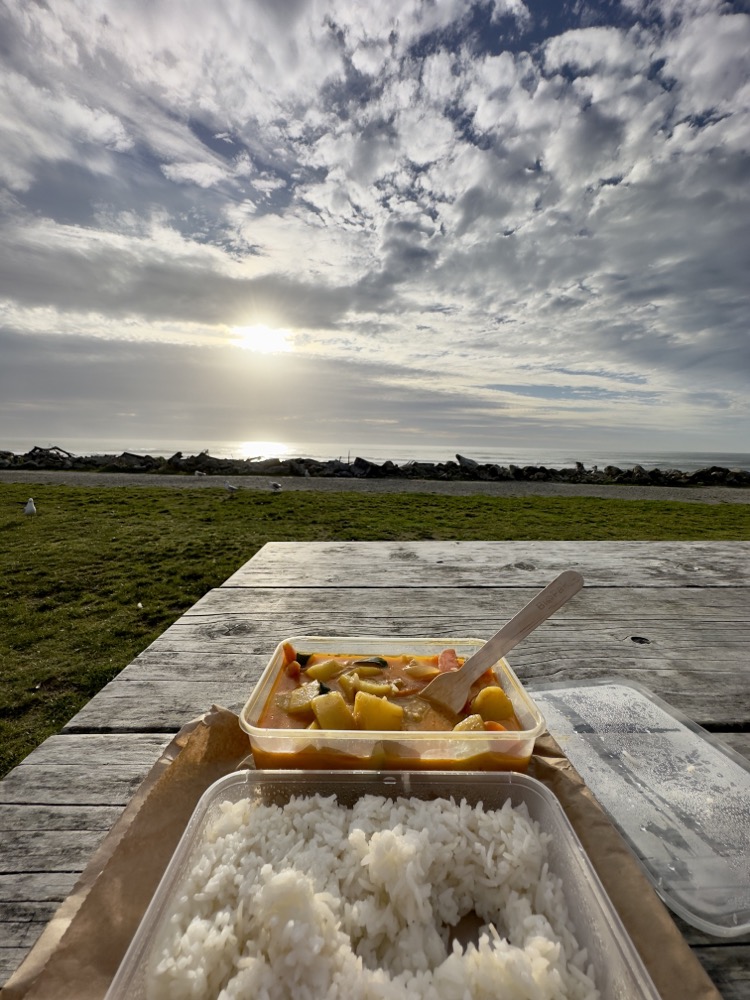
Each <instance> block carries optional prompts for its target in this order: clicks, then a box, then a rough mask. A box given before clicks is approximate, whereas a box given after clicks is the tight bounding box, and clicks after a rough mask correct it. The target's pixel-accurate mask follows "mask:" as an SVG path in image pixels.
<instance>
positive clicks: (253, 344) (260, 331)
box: [232, 325, 292, 354]
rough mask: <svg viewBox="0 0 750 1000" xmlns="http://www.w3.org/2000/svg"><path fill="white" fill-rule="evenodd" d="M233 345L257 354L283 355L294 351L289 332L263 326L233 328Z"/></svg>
mask: <svg viewBox="0 0 750 1000" xmlns="http://www.w3.org/2000/svg"><path fill="white" fill-rule="evenodd" d="M232 343H233V344H234V346H235V347H241V348H242V350H243V351H255V353H256V354H282V353H284V352H286V351H291V349H292V343H291V334H290V333H289V331H288V330H278V329H273V328H272V327H270V326H262V325H258V326H233V327H232Z"/></svg>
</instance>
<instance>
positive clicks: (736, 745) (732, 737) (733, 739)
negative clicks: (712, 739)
mask: <svg viewBox="0 0 750 1000" xmlns="http://www.w3.org/2000/svg"><path fill="white" fill-rule="evenodd" d="M714 736H716V737H718V739H720V740H721V741H722V742H723V743H726V744H727V746H730V747H731V748H732V749H733V750H736V752H737V753H741V754H742V756H743V757H747V759H748V760H750V733H725V732H721V731H717V732H714Z"/></svg>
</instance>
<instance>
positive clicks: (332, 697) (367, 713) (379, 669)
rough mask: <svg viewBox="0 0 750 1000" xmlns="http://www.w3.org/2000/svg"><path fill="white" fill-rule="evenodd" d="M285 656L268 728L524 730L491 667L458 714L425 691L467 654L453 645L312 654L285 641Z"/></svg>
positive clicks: (263, 719) (267, 713)
mask: <svg viewBox="0 0 750 1000" xmlns="http://www.w3.org/2000/svg"><path fill="white" fill-rule="evenodd" d="M283 651H284V663H283V667H282V669H281V670H280V671H279V674H278V678H277V680H276V683H275V685H274V688H273V690H272V691H271V694H270V697H269V698H268V700H267V702H266V704H265V705H264V707H263V710H262V712H261V715H260V719H259V722H258V725H259V726H261V727H262V728H267V729H309V730H321V729H324V730H332V729H333V730H336V729H338V730H355V731H357V730H358V731H362V730H364V731H368V730H369V731H373V730H375V731H384V730H385V731H407V732H409V731H411V732H414V731H430V732H443V733H444V732H447V731H458V732H462V731H465V732H470V731H485V732H503V731H507V730H511V731H513V730H516V731H517V730H522V729H523V727H522V726H521V725H520V723H519V721H518V719H517V718H516V715H515V713H514V710H513V704H512V702H511V700H510V698H509V697H508V696H507V694H506V693H505V692H504V691H503V689H502V688H501V687H500V686H499V685H498V682H497V678H496V677H495V675H494V674H493V672H492V671H491V670H488V671H486V673H484V674H483V675H482V676H481V677H480V678H479V680H478V681H476V683H475V684H474V685H473V686H472V689H471V693H470V695H469V698H468V699H467V702H466V704H465V705H464V707H463V709H462V710H461V711H460V712H459V713H457V714H453V713H449V712H448V710H446V709H444V708H442V707H441V706H437V705H434V704H432V703H431V702H429V701H427V700H426V699H425V698H422V697H421V692H422V690H423V689H424V687H425V686H426V685H427V684H428V683H429V682H430V681H431V680H432V679H433V678H434V677H436V676H437V675H438V674H439V673H442V672H444V671H448V670H456V669H458V667H460V666H461V665H462V663H463V659H462V658H460V657H457V656H456V653H455V651H454V650H453V649H444V650H443V651H442V652H441V653H440V654H439V655H437V656H409V655H402V656H362V655H361V654H359V655H357V654H346V653H320V652H318V653H310V654H306V653H305V652H304V651H302V650H299V651H298V650H296V649H294V647H293V646H292V645H291V644H290V643H285V644H284V647H283Z"/></svg>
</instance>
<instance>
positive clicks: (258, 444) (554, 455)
mask: <svg viewBox="0 0 750 1000" xmlns="http://www.w3.org/2000/svg"><path fill="white" fill-rule="evenodd" d="M53 444H54V445H58V446H59V447H61V448H65V450H66V451H70V452H71V453H72V454H74V455H103V454H120V453H121V452H123V451H128V452H131V453H132V454H135V455H163V456H165V457H169V456H170V455H173V454H174V453H175V452H177V451H181V452H182V454H183V455H185V456H187V455H197V454H199V453H200V452H201V451H206V450H207V451H208V453H209V454H210V455H213V456H214V457H215V458H235V459H248V458H250V459H252V458H255V459H262V458H282V459H283V458H314V459H317V460H319V461H328V460H329V459H335V458H338V459H341V460H342V461H347V460H351V461H353V460H354V459H355V458H356V457H358V456H359V457H361V458H366V459H368V460H369V461H371V462H376V463H377V464H378V465H381V464H382V463H383V462H385V461H387V460H388V459H390V460H391V461H392V462H395V463H396V465H403V464H405V463H406V462H410V461H421V462H436V463H437V462H447V461H449V460H455V458H456V453H457V452H458V453H460V454H461V455H464V456H465V457H466V458H473V459H474V460H475V461H477V462H480V463H485V462H489V463H495V464H497V465H504V466H508V465H520V466H524V465H544V466H547V467H548V468H552V469H559V468H570V467H572V466H574V465H575V463H576V462H582V463H583V465H584V466H585V467H586V468H587V469H591V468H593V467H594V466H597V467H598V468H599V469H603V468H604V467H605V466H607V465H616V466H618V467H619V468H621V469H632V468H633V466H634V465H642V466H643V467H644V468H645V469H661V470H665V469H680V470H681V471H682V472H695V471H696V470H697V469H704V468H707V467H709V466H712V465H716V466H720V467H721V468H726V469H745V470H750V454H747V453H742V452H679V451H677V452H669V451H660V452H645V451H640V450H637V449H633V450H631V451H606V450H604V449H601V450H593V449H588V450H587V449H574V448H568V449H565V450H562V449H554V448H521V447H517V448H491V447H488V446H487V445H486V444H482V445H479V446H477V447H471V445H468V444H467V445H465V446H459V447H457V448H456V449H455V450H452V449H451V448H449V447H447V446H442V445H441V446H440V447H437V446H430V445H422V444H417V443H416V442H414V443H412V444H409V445H404V444H403V443H399V444H388V443H383V444H372V443H370V444H362V445H348V444H347V445H343V446H341V447H337V446H336V445H332V444H326V443H321V442H280V441H208V442H206V441H204V442H197V443H194V444H193V443H187V444H186V443H185V442H174V441H172V442H165V441H151V442H146V441H140V442H137V441H136V442H123V441H119V442H115V441H112V440H101V441H98V440H89V441H68V442H64V441H55V442H50V441H45V442H43V441H25V440H16V441H10V442H7V443H5V444H4V445H3V448H4V449H5V450H7V451H11V452H14V453H15V454H17V455H19V454H25V453H26V452H28V451H29V450H30V449H31V448H32V447H34V446H35V445H37V446H39V447H42V448H46V447H50V446H52V445H53ZM0 450H2V449H0Z"/></svg>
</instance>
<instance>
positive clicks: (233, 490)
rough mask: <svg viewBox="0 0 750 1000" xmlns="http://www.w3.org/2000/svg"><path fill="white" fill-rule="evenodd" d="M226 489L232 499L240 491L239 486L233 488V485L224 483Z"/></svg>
mask: <svg viewBox="0 0 750 1000" xmlns="http://www.w3.org/2000/svg"><path fill="white" fill-rule="evenodd" d="M224 489H225V490H227V491H228V493H229V495H230V497H233V496H234V495H235V493H237V491H238V490H239V486H233V485H232V484H231V483H227V482H225V483H224Z"/></svg>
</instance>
